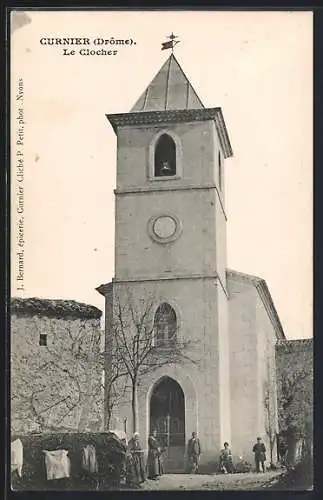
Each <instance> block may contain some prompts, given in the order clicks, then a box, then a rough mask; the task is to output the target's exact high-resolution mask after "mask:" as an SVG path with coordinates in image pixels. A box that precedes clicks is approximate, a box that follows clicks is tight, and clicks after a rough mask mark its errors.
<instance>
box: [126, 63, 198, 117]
mask: <svg viewBox="0 0 323 500" xmlns="http://www.w3.org/2000/svg"><path fill="white" fill-rule="evenodd" d="M185 109H204V106H203V104H202V102H201V100H200V98H199V97H198V95H197V94H196V92H195V90H194V89H193V87H192V85H191V84H190V82H189V80H188V78H187V77H186V75H185V73H184V71H183V70H182V68H181V66H180V65H179V63H178V61H177V59H176V57H175V56H174V54H171V55H170V56H169V58H168V59H167V61H166V62H165V63H164V64H163V66H162V67H161V68H160V70H159V71H158V73H157V75H156V76H155V77H154V79H153V80H152V81H151V82H150V84H149V85H148V87H147V88H146V90H145V91H144V92H143V94H142V95H141V96H140V97H139V99H138V101H137V102H136V104H135V105H134V106H133V107H132V109H131V110H130V112H131V113H138V112H141V111H166V110H185Z"/></svg>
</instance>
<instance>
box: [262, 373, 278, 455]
mask: <svg viewBox="0 0 323 500" xmlns="http://www.w3.org/2000/svg"><path fill="white" fill-rule="evenodd" d="M264 407H265V422H266V423H265V429H266V434H267V437H268V441H269V451H270V465H273V452H274V446H275V442H276V425H275V412H274V408H273V405H272V401H271V391H270V384H269V383H268V382H266V383H265V385H264Z"/></svg>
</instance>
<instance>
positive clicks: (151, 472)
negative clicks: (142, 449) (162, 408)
mask: <svg viewBox="0 0 323 500" xmlns="http://www.w3.org/2000/svg"><path fill="white" fill-rule="evenodd" d="M156 436H157V431H155V430H154V431H153V432H152V433H151V434H150V436H149V438H148V459H147V468H148V479H157V478H158V476H161V475H162V474H163V465H162V461H161V453H162V450H161V446H160V444H159V442H158V440H157V438H156Z"/></svg>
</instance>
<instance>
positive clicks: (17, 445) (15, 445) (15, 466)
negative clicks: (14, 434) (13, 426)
mask: <svg viewBox="0 0 323 500" xmlns="http://www.w3.org/2000/svg"><path fill="white" fill-rule="evenodd" d="M22 464H23V446H22V442H21V441H20V439H16V440H15V441H13V442H12V443H11V471H12V472H13V471H15V470H16V471H17V473H18V476H19V477H21V476H22Z"/></svg>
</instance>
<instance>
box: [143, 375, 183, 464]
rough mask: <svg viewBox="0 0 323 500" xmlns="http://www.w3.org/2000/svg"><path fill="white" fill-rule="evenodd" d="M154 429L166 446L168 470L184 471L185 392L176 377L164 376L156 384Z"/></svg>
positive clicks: (152, 400)
mask: <svg viewBox="0 0 323 500" xmlns="http://www.w3.org/2000/svg"><path fill="white" fill-rule="evenodd" d="M149 410H150V411H149V421H150V432H152V431H153V430H156V431H157V439H158V440H159V442H160V444H161V447H162V448H163V450H164V454H163V462H164V469H165V472H181V471H183V469H184V456H185V442H186V438H185V396H184V392H183V390H182V388H181V386H180V385H179V383H178V382H176V381H175V380H174V379H173V378H171V377H168V376H163V377H161V378H160V379H159V380H158V381H157V382H156V383H155V385H154V387H153V390H152V393H151V397H150V405H149Z"/></svg>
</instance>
